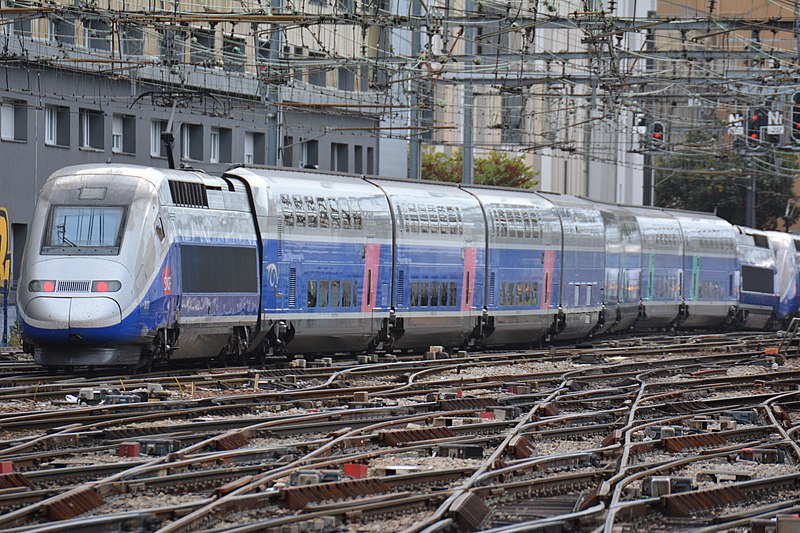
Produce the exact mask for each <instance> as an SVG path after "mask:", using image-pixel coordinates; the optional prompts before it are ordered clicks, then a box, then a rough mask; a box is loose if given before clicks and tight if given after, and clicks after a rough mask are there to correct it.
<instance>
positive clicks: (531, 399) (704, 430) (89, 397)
mask: <svg viewBox="0 0 800 533" xmlns="http://www.w3.org/2000/svg"><path fill="white" fill-rule="evenodd" d="M785 340H786V339H784V338H783V336H782V333H781V332H779V333H778V334H774V333H771V334H742V333H739V334H716V335H711V334H705V335H691V336H689V335H687V336H673V337H667V336H644V337H636V338H619V339H615V340H604V341H602V342H595V343H593V344H592V345H591V346H589V345H584V346H585V347H582V348H568V347H559V348H550V349H544V350H520V351H502V352H501V351H494V352H482V353H473V352H470V353H467V352H456V353H447V352H445V351H439V350H438V349H436V348H435V347H432V350H431V351H429V352H427V353H426V354H424V355H419V356H411V355H405V356H389V355H381V356H360V357H359V358H358V360H352V359H350V358H335V357H334V358H321V359H316V360H312V359H309V360H307V361H306V360H296V361H291V362H274V363H273V364H268V365H267V366H264V367H251V368H248V367H228V368H219V369H199V368H183V369H173V370H161V371H158V372H153V373H150V374H141V375H117V374H114V373H113V372H112V371H103V372H96V373H92V374H89V373H86V372H84V373H80V372H76V373H74V374H56V375H51V374H48V373H47V372H45V371H43V370H42V369H41V368H39V367H38V366H36V365H35V364H33V362H32V360H31V359H29V358H28V357H27V356H25V355H23V354H21V353H17V352H13V351H6V352H2V351H0V530H3V531H34V530H35V531H48V532H50V531H53V532H55V531H74V530H81V531H163V532H172V531H236V532H244V531H267V532H274V533H294V532H320V533H321V532H347V531H352V532H360V531H363V532H380V533H386V532H392V531H426V532H434V531H442V532H455V531H492V532H511V531H548V532H558V531H587V532H588V531H592V532H594V531H598V532H599V531H609V532H611V531H616V532H638V531H648V532H658V531H702V532H711V531H753V532H764V533H767V532H777V533H786V532H790V531H800V518H798V513H800V469H798V464H800V436H799V434H800V355H799V354H798V353H797V346H795V345H791V344H790V343H788V342H784V341H785Z"/></svg>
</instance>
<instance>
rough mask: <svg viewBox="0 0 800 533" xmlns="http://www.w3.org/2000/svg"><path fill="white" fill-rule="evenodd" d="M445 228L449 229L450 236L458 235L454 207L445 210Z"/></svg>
mask: <svg viewBox="0 0 800 533" xmlns="http://www.w3.org/2000/svg"><path fill="white" fill-rule="evenodd" d="M447 226H448V227H449V228H450V234H451V235H457V234H458V212H457V211H456V208H455V207H449V206H448V208H447Z"/></svg>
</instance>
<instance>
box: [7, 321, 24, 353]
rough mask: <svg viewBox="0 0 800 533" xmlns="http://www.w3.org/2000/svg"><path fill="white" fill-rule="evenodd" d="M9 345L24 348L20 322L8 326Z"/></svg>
mask: <svg viewBox="0 0 800 533" xmlns="http://www.w3.org/2000/svg"><path fill="white" fill-rule="evenodd" d="M8 345H9V346H11V347H12V348H22V336H21V335H20V332H19V322H14V323H13V324H12V325H11V327H9V328H8Z"/></svg>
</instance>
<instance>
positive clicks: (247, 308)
mask: <svg viewBox="0 0 800 533" xmlns="http://www.w3.org/2000/svg"><path fill="white" fill-rule="evenodd" d="M798 242H799V241H797V240H795V239H794V238H793V237H791V236H789V235H787V234H781V233H773V232H759V231H755V230H751V229H749V228H742V227H737V226H733V225H731V224H729V223H728V222H726V221H724V220H722V219H720V218H717V217H715V216H712V215H709V214H703V213H693V212H685V211H675V210H667V209H658V208H645V207H626V206H619V205H611V204H604V203H597V202H592V201H589V200H585V199H582V198H576V197H572V196H566V195H560V194H552V193H543V192H533V191H528V190H516V189H502V188H492V187H483V186H466V185H455V184H445V183H428V182H417V181H407V180H392V179H381V178H372V177H363V176H362V177H358V176H346V175H339V174H333V173H324V172H318V171H309V170H291V169H251V168H244V167H236V168H233V169H230V170H229V171H227V172H225V173H224V174H223V175H221V176H210V175H207V174H205V173H203V172H201V171H193V170H164V169H155V168H148V167H139V166H132V165H111V164H106V165H81V166H73V167H68V168H64V169H62V170H60V171H58V172H56V173H54V174H53V175H52V176H51V177H50V178H49V179H48V180H47V182H46V183H45V185H44V187H43V188H42V191H41V193H40V196H39V199H38V203H37V206H36V210H35V215H34V220H33V223H32V226H31V230H30V232H29V234H28V242H27V244H26V251H25V256H24V259H23V268H22V273H21V277H20V282H19V285H18V298H17V302H18V316H19V317H20V326H21V333H22V336H23V339H24V343H25V348H26V350H27V351H29V352H31V353H34V354H35V358H36V361H37V362H38V363H39V364H41V365H44V366H48V367H73V366H96V365H103V366H105V365H111V366H125V367H129V368H135V367H140V366H150V365H151V364H152V363H154V362H158V361H177V360H192V359H195V360H207V361H208V360H212V359H216V360H217V361H221V362H224V363H230V362H234V363H245V362H247V361H248V360H251V359H255V360H256V361H259V360H263V358H264V357H266V356H268V355H271V354H287V355H292V354H317V353H331V352H342V351H351V352H355V351H362V350H367V351H371V350H412V349H420V348H423V347H427V346H429V345H431V344H437V345H444V346H447V347H470V346H472V347H491V346H502V345H526V344H537V343H541V342H543V341H548V340H550V339H567V340H577V339H583V338H587V337H593V336H597V335H602V334H606V333H610V332H619V331H630V330H653V329H659V328H673V327H686V328H722V327H726V326H730V327H747V328H759V329H760V328H767V327H770V326H771V325H774V324H780V323H781V321H785V320H788V319H789V318H791V317H792V316H793V315H794V314H795V313H796V311H797V308H798V305H800V301H798V299H799V298H800V296H799V295H798V290H797V284H798V279H800V278H798V269H800V265H799V264H798V263H800V261H798V248H800V244H798Z"/></svg>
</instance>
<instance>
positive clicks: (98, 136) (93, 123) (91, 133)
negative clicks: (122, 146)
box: [78, 109, 105, 150]
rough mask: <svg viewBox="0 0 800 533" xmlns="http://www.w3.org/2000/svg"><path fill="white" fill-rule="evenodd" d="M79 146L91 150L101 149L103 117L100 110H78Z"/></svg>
mask: <svg viewBox="0 0 800 533" xmlns="http://www.w3.org/2000/svg"><path fill="white" fill-rule="evenodd" d="M78 118H79V120H80V122H79V128H78V129H79V130H80V131H79V136H80V137H79V138H80V147H81V148H89V149H93V150H102V149H103V122H104V121H105V117H104V116H103V112H102V111H95V110H94V109H81V110H79V111H78Z"/></svg>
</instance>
